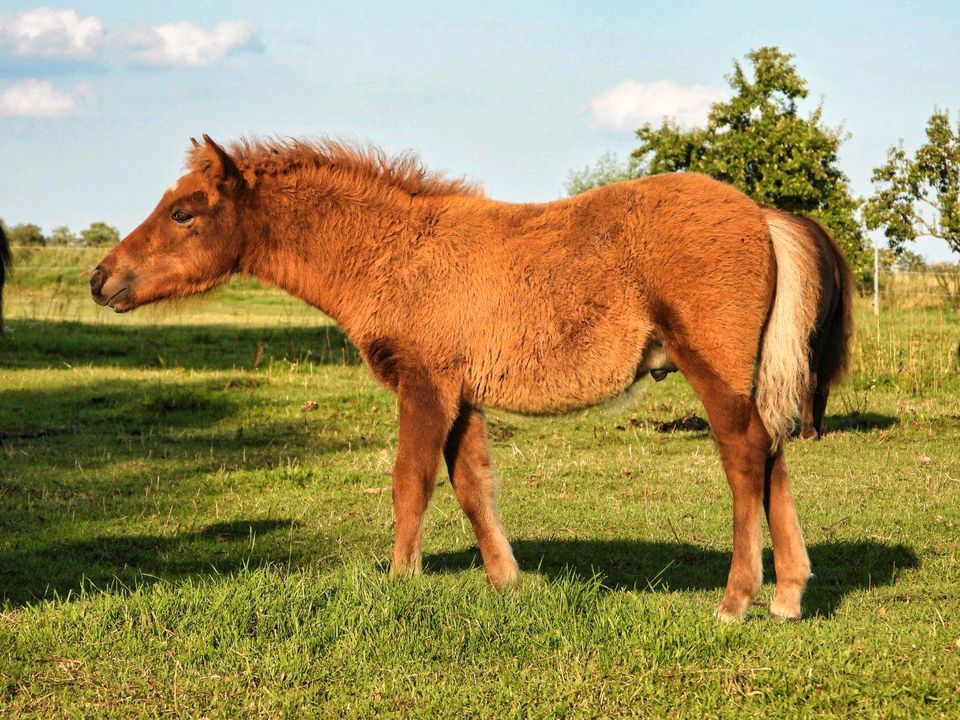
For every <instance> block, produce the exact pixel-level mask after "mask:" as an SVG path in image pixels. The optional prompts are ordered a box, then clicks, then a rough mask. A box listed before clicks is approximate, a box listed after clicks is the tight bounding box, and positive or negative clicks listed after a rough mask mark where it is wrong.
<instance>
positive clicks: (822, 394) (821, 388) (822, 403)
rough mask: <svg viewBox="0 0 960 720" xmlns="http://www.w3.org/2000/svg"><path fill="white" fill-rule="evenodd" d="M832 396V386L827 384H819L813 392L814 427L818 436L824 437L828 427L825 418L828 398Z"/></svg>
mask: <svg viewBox="0 0 960 720" xmlns="http://www.w3.org/2000/svg"><path fill="white" fill-rule="evenodd" d="M829 398H830V386H829V385H827V384H823V385H818V386H817V389H816V390H815V391H814V393H813V409H812V413H813V429H814V430H815V431H816V433H817V438H818V439H819V438H822V437H823V434H824V432H825V431H826V428H825V427H824V418H825V417H826V415H827V400H828V399H829Z"/></svg>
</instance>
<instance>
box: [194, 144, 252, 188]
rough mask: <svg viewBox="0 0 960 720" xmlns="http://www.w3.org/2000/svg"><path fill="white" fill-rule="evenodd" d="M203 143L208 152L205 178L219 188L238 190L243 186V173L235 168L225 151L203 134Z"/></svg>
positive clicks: (235, 165)
mask: <svg viewBox="0 0 960 720" xmlns="http://www.w3.org/2000/svg"><path fill="white" fill-rule="evenodd" d="M203 141H204V142H205V143H206V144H207V149H208V150H209V151H210V162H209V164H208V165H207V168H206V170H207V177H209V178H210V180H212V181H213V182H214V183H216V184H217V185H218V186H221V187H227V188H232V189H235V188H239V187H242V186H243V185H244V179H243V173H241V172H240V169H239V168H238V167H237V164H236V163H235V162H234V161H233V158H231V157H230V156H229V155H228V154H227V151H226V150H224V149H223V148H222V147H220V146H219V145H217V144H216V143H215V142H214V141H213V140H211V139H210V136H209V135H207V134H206V133H204V134H203Z"/></svg>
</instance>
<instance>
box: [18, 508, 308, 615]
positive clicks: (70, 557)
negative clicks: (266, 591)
mask: <svg viewBox="0 0 960 720" xmlns="http://www.w3.org/2000/svg"><path fill="white" fill-rule="evenodd" d="M292 526H293V523H292V521H291V520H288V519H278V520H235V521H232V522H223V523H215V524H213V525H208V526H207V527H205V528H202V529H200V530H196V531H193V532H186V533H178V534H171V535H106V536H102V537H96V538H91V539H89V540H73V539H71V540H60V541H56V540H54V541H52V542H50V543H49V544H46V545H39V546H36V545H35V546H32V547H31V548H30V549H29V550H12V551H6V552H0V598H2V600H3V601H4V602H5V603H6V604H7V605H10V606H19V605H25V604H27V603H30V602H34V601H37V600H41V599H53V598H56V597H59V598H65V597H67V596H68V595H71V594H76V593H77V592H79V591H80V589H81V588H86V589H93V588H95V589H96V590H107V589H110V588H115V587H117V586H118V583H119V584H120V585H122V586H123V587H127V588H130V587H133V586H137V585H143V584H151V583H153V582H156V581H158V580H161V579H163V580H171V581H176V580H182V579H185V578H187V577H200V576H205V575H211V574H224V575H226V574H230V573H233V572H236V571H237V570H240V569H241V568H243V567H246V566H254V567H255V566H258V565H262V564H267V563H286V562H288V561H291V560H297V559H298V558H299V555H297V554H295V553H294V552H293V551H292V545H291V542H290V541H289V539H287V541H286V542H284V538H277V537H276V534H277V533H281V532H283V531H287V532H288V533H289V532H290V530H291V527H292ZM270 535H273V536H274V537H273V538H271V537H269V536H270ZM314 552H315V553H316V552H319V548H317V547H315V548H314ZM313 554H314V553H311V558H312V557H313ZM317 557H319V555H317Z"/></svg>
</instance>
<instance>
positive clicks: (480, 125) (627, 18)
mask: <svg viewBox="0 0 960 720" xmlns="http://www.w3.org/2000/svg"><path fill="white" fill-rule="evenodd" d="M958 37H960V12H958V10H957V8H956V4H955V3H954V2H933V1H930V2H914V3H910V4H909V7H907V3H880V2H869V3H868V2H844V3H840V2H836V0H833V1H832V2H819V1H808V2H805V3H770V2H763V3H759V2H758V3H752V2H741V3H730V2H729V1H728V2H683V1H682V0H679V1H677V2H673V3H662V2H655V3H653V2H651V3H643V2H630V3H627V2H607V3H587V2H557V1H554V2H527V3H523V4H520V3H499V2H488V3H485V4H482V5H481V4H479V3H475V2H473V3H459V2H445V3H425V2H414V1H412V0H409V1H408V2H405V3H402V4H401V3H382V2H381V3H372V2H365V1H363V0H355V1H354V2H349V3H333V2H329V3H324V2H281V1H279V0H278V1H276V2H271V3H263V2H243V1H241V2H230V3H226V2H211V1H206V2H204V1H202V0H192V1H191V2H176V1H174V2H162V3H159V2H158V3H130V2H122V3H121V2H107V1H106V0H104V1H102V2H74V3H69V4H64V5H49V6H42V5H39V4H37V3H35V2H33V3H31V2H19V1H18V0H13V1H10V0H6V1H5V2H3V3H2V4H0V167H3V168H4V172H3V173H2V176H0V217H3V218H4V219H5V220H6V222H7V223H9V224H15V223H19V222H36V223H38V224H40V225H41V226H42V227H43V228H44V229H45V230H48V231H49V230H50V228H52V227H53V226H56V225H61V224H65V225H69V226H70V227H72V228H74V229H79V228H82V227H85V226H86V225H87V224H89V223H90V222H91V221H93V220H101V219H102V220H106V221H107V222H110V223H112V224H115V225H117V226H119V228H120V230H121V232H123V233H125V232H128V231H129V230H130V229H132V228H133V227H134V226H135V225H136V224H137V223H138V222H139V221H140V220H141V219H142V218H143V217H144V216H145V215H146V214H147V213H148V212H149V211H150V210H151V209H152V207H153V205H154V204H155V203H156V201H157V199H158V198H159V196H160V194H161V193H162V192H163V190H164V188H166V187H167V186H168V185H169V184H170V182H171V181H172V180H173V179H174V178H175V177H176V176H178V175H179V174H180V172H181V168H182V164H183V156H184V152H185V150H186V147H187V145H188V138H189V137H190V136H191V135H195V136H198V135H199V134H201V133H204V132H207V133H209V134H210V135H211V136H213V137H214V138H215V139H222V140H228V139H231V138H236V137H238V136H240V135H255V134H260V135H270V134H275V135H315V134H328V135H332V136H335V137H342V138H348V139H355V140H361V141H373V142H375V143H377V144H379V145H381V146H383V147H384V148H385V149H386V150H388V151H391V152H394V151H401V150H406V149H410V148H413V149H415V150H417V151H418V152H419V153H420V154H421V156H422V157H423V159H424V160H425V161H426V162H427V164H428V165H430V166H431V167H435V168H439V169H444V170H447V171H449V172H450V173H451V174H454V175H467V176H469V177H471V178H474V179H477V180H479V181H481V182H482V183H483V185H484V187H485V188H486V190H487V192H488V193H489V194H490V195H491V196H493V197H496V198H500V199H505V200H514V201H539V200H550V199H553V198H556V197H559V196H561V195H562V194H563V184H564V181H565V179H566V177H567V173H568V171H569V170H570V169H571V168H579V167H582V166H584V165H586V164H589V163H592V162H593V161H594V160H595V159H596V158H597V157H598V156H599V155H600V154H601V153H603V152H605V151H608V150H613V151H617V152H619V153H620V154H621V155H623V154H625V153H626V152H628V151H629V150H630V149H631V148H632V147H633V146H634V140H633V134H632V132H631V128H632V127H635V126H636V124H638V123H639V122H640V121H642V120H644V119H646V118H648V117H649V118H656V117H659V116H662V114H663V113H669V114H672V115H675V116H677V117H679V118H681V119H685V120H686V121H688V122H692V121H695V120H696V118H697V117H699V116H700V114H701V113H702V112H703V108H705V107H706V106H707V105H708V104H709V100H710V98H712V97H716V96H717V93H722V92H723V90H724V89H725V88H726V83H725V81H724V79H723V78H724V75H725V74H726V73H728V72H729V71H730V68H731V64H732V61H733V59H734V58H739V57H742V56H743V55H744V53H746V52H747V51H748V50H750V49H751V48H755V47H759V46H761V45H778V46H780V47H781V48H782V49H784V50H785V51H788V52H791V53H794V54H795V55H796V63H797V66H798V68H799V70H800V73H801V75H803V76H804V77H805V78H806V79H807V80H808V82H809V86H810V89H811V91H812V93H811V94H812V99H811V103H810V106H811V107H812V106H813V104H815V103H816V102H817V101H819V99H820V98H821V97H822V98H823V102H824V118H825V120H826V121H827V122H828V123H829V124H831V125H840V124H843V126H844V127H845V129H846V130H847V132H849V133H850V134H851V138H850V140H849V141H847V142H846V143H845V144H844V146H843V149H842V154H841V165H842V167H843V169H844V171H845V172H846V173H847V174H848V175H849V176H850V178H851V180H852V181H853V186H854V189H855V190H856V191H857V192H858V193H861V194H864V193H867V192H869V190H870V182H869V178H870V171H871V168H872V167H874V166H875V165H877V164H879V163H880V162H882V160H883V158H884V155H885V152H886V149H887V148H888V147H889V146H890V145H891V144H893V143H895V142H896V141H897V140H898V139H900V138H902V139H903V140H904V141H905V143H906V144H907V146H908V147H909V148H913V147H915V146H916V145H917V144H918V143H919V142H921V140H922V137H923V128H924V125H925V122H926V119H927V118H928V117H929V115H930V113H931V112H932V111H933V109H934V107H935V106H939V107H941V108H946V109H949V110H952V111H953V112H954V117H956V114H957V112H958V111H960V81H958V78H960V43H958V41H957V38H958ZM918 249H920V250H921V251H922V252H923V253H924V254H925V255H927V256H928V257H930V258H933V259H944V258H947V257H949V252H948V250H947V249H946V246H945V245H943V244H942V243H939V242H936V241H922V242H921V243H920V245H919V248H918ZM954 259H955V258H954Z"/></svg>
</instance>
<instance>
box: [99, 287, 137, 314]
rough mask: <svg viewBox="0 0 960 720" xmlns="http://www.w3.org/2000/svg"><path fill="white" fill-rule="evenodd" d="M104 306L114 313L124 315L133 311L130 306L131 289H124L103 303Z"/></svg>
mask: <svg viewBox="0 0 960 720" xmlns="http://www.w3.org/2000/svg"><path fill="white" fill-rule="evenodd" d="M103 304H104V305H106V306H107V307H108V308H110V309H111V310H113V311H114V312H118V313H123V312H127V311H128V310H132V309H133V307H132V306H131V305H130V288H129V287H124V288H120V289H119V290H117V291H116V292H115V293H114V294H113V295H111V296H110V297H108V298H107V299H106V300H104V301H103Z"/></svg>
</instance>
